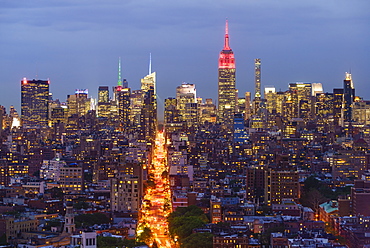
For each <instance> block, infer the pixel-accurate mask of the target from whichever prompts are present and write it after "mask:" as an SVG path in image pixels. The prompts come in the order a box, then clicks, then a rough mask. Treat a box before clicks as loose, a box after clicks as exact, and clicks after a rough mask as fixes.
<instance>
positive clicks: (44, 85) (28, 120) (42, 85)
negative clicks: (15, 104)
mask: <svg viewBox="0 0 370 248" xmlns="http://www.w3.org/2000/svg"><path fill="white" fill-rule="evenodd" d="M49 84H50V81H46V80H36V79H33V80H27V79H26V78H24V79H23V80H22V81H21V116H22V121H23V125H24V126H29V127H32V126H47V125H48V116H49Z"/></svg>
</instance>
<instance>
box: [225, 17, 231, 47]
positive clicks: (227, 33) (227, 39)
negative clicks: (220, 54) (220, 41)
mask: <svg viewBox="0 0 370 248" xmlns="http://www.w3.org/2000/svg"><path fill="white" fill-rule="evenodd" d="M224 50H231V48H230V46H229V21H228V20H227V19H226V25H225V45H224Z"/></svg>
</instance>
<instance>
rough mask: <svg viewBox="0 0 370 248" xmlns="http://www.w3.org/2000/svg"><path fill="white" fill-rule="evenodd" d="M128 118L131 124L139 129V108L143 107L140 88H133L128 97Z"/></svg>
mask: <svg viewBox="0 0 370 248" xmlns="http://www.w3.org/2000/svg"><path fill="white" fill-rule="evenodd" d="M130 101H131V103H130V106H131V110H130V120H131V121H132V125H133V126H135V127H136V128H138V129H140V125H141V123H140V116H141V108H142V107H143V92H142V90H133V91H132V93H131V97H130Z"/></svg>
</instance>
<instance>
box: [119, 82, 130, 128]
mask: <svg viewBox="0 0 370 248" xmlns="http://www.w3.org/2000/svg"><path fill="white" fill-rule="evenodd" d="M130 97H131V90H130V88H121V87H119V86H118V87H117V101H118V115H119V117H118V119H119V123H120V127H121V128H122V129H123V130H126V129H127V128H129V127H130V124H131V121H130V112H131V110H130V103H131V100H130Z"/></svg>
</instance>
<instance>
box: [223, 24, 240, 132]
mask: <svg viewBox="0 0 370 248" xmlns="http://www.w3.org/2000/svg"><path fill="white" fill-rule="evenodd" d="M236 94H237V93H236V88H235V58H234V52H233V51H232V50H231V48H230V46H229V25H228V21H227V20H226V29H225V44H224V48H223V50H222V51H221V53H220V56H219V59H218V111H219V112H218V114H219V121H220V122H222V123H224V124H225V125H226V126H228V127H231V128H232V125H233V119H234V114H235V108H236V101H237V96H236Z"/></svg>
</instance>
